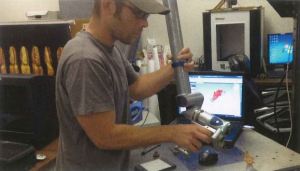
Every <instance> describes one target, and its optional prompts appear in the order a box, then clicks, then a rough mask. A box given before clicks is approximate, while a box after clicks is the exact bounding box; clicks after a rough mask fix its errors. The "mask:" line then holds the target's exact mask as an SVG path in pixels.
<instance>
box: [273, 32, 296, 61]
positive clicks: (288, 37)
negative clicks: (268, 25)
mask: <svg viewBox="0 0 300 171" xmlns="http://www.w3.org/2000/svg"><path fill="white" fill-rule="evenodd" d="M268 40H269V61H270V64H287V63H291V62H292V61H293V58H294V57H293V34H292V33H287V34H270V35H269V39H268Z"/></svg>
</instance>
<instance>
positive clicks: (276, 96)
mask: <svg viewBox="0 0 300 171" xmlns="http://www.w3.org/2000/svg"><path fill="white" fill-rule="evenodd" d="M286 72H288V71H287V69H286V70H285V72H284V75H283V76H282V78H281V80H280V82H279V84H278V87H277V90H276V94H275V98H274V115H275V124H276V129H277V134H278V133H280V130H279V125H278V114H277V111H276V108H277V99H278V95H279V91H280V88H281V87H282V83H283V81H284V79H285V76H286Z"/></svg>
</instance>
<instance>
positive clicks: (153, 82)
mask: <svg viewBox="0 0 300 171" xmlns="http://www.w3.org/2000/svg"><path fill="white" fill-rule="evenodd" d="M192 56H193V55H192V53H191V52H190V50H189V49H188V48H186V49H182V51H181V52H180V53H179V56H178V57H177V58H178V59H182V60H187V61H188V62H190V61H191V60H192ZM193 65H194V64H193V63H190V64H186V65H185V69H186V70H187V71H189V70H191V69H192V68H193ZM173 78H174V69H173V68H172V66H171V65H167V66H164V67H162V68H161V69H160V70H158V71H156V72H153V73H149V74H145V75H143V76H140V77H139V78H138V79H137V81H135V82H134V83H133V84H132V85H130V87H129V91H130V96H131V97H132V98H133V99H136V100H141V99H144V98H147V97H150V96H152V95H153V94H155V93H157V92H158V91H160V90H161V89H162V88H164V87H165V86H167V85H168V84H169V83H170V81H171V80H172V79H173Z"/></svg>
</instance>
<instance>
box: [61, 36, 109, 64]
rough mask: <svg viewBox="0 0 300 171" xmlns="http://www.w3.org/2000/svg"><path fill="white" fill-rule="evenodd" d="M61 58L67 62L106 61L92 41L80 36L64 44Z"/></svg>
mask: <svg viewBox="0 0 300 171" xmlns="http://www.w3.org/2000/svg"><path fill="white" fill-rule="evenodd" d="M63 57H64V58H65V59H67V61H68V62H73V61H78V60H94V61H98V62H104V61H105V59H106V57H105V53H104V52H103V51H102V50H101V49H100V48H98V47H97V45H95V44H94V42H93V41H92V40H90V39H88V38H86V37H84V36H80V35H77V36H76V37H75V38H73V39H72V40H70V41H69V42H68V43H67V44H66V46H65V48H64V54H63Z"/></svg>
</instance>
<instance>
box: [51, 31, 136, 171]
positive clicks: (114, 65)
mask: <svg viewBox="0 0 300 171" xmlns="http://www.w3.org/2000/svg"><path fill="white" fill-rule="evenodd" d="M137 77H138V76H137V74H136V73H135V71H134V70H133V68H132V67H131V65H130V63H129V62H128V60H127V59H126V57H125V55H123V54H122V52H121V51H120V50H119V49H118V48H117V47H116V46H115V47H114V48H113V49H109V48H107V47H105V46H103V45H102V44H101V43H100V42H99V41H97V40H96V39H95V38H93V37H92V35H91V34H89V33H87V32H80V33H78V34H77V36H76V37H75V38H74V39H72V40H71V41H69V42H68V43H67V45H66V46H65V48H64V51H63V54H62V57H61V59H60V62H59V65H58V69H57V78H56V105H57V112H58V119H59V127H60V131H59V133H60V137H59V150H58V155H57V161H56V169H57V170H59V171H77V170H78V171H84V170H88V171H93V170H103V171H108V170H126V167H127V166H126V165H127V162H128V154H129V153H128V152H127V151H122V150H115V151H108V150H101V149H98V148H97V147H96V146H95V145H94V144H93V143H92V142H91V140H90V139H89V138H88V137H87V135H86V133H85V132H84V130H83V129H82V128H81V127H80V125H79V123H78V121H77V119H76V116H80V115H86V116H87V117H88V115H90V114H93V113H101V112H107V111H115V113H116V123H123V124H126V123H128V121H129V119H130V117H129V115H128V110H129V103H128V100H129V92H128V85H130V84H132V83H133V82H134V81H136V79H137Z"/></svg>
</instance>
